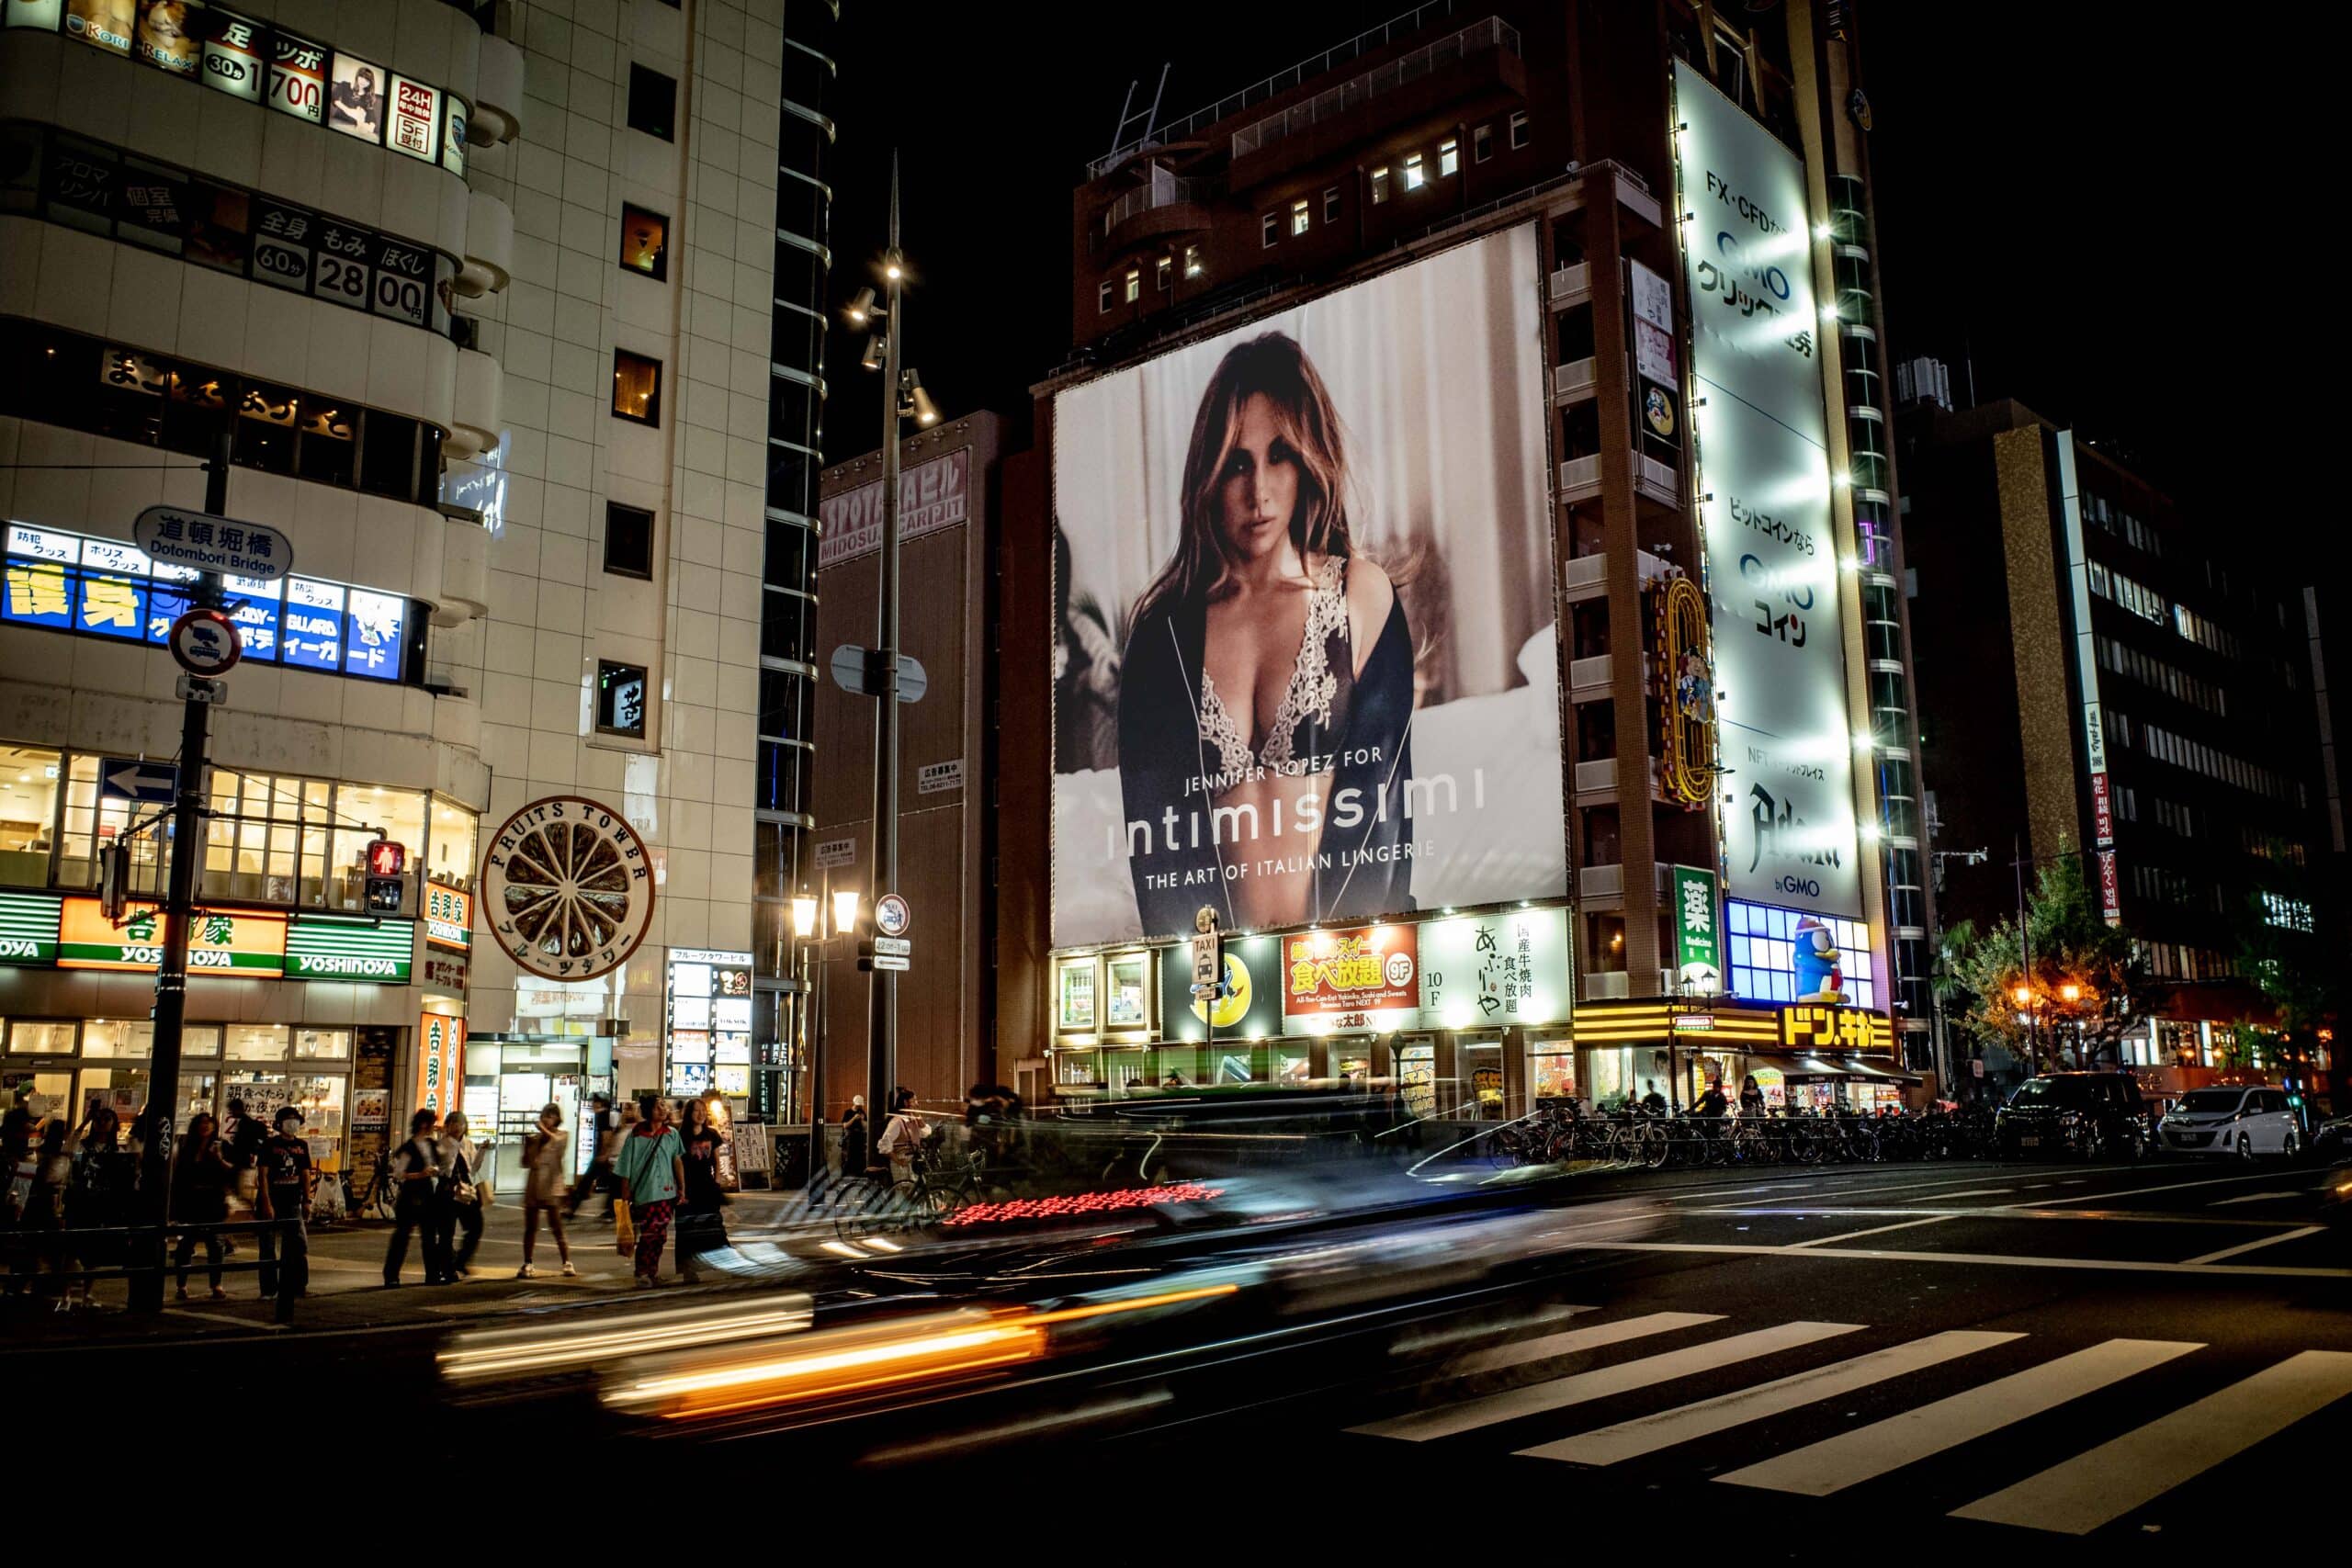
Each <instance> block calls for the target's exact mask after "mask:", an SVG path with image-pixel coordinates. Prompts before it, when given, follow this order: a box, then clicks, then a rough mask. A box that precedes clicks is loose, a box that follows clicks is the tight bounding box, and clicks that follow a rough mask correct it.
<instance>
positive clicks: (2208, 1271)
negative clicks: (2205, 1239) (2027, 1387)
mask: <svg viewBox="0 0 2352 1568" xmlns="http://www.w3.org/2000/svg"><path fill="white" fill-rule="evenodd" d="M1579 1245H1580V1246H1582V1247H1584V1249H1585V1250H1587V1251H1589V1252H1687V1253H1697V1254H1712V1255H1714V1256H1719V1257H1725V1258H1866V1259H1869V1260H1871V1261H1874V1262H1880V1263H1888V1262H1893V1263H1965V1264H1971V1265H1975V1266H1978V1267H1982V1266H1984V1265H1986V1264H1991V1265H1994V1266H1996V1267H2001V1268H2010V1269H2089V1270H2092V1271H2094V1272H2105V1273H2112V1274H2204V1275H2208V1276H2211V1277H2214V1278H2227V1279H2247V1280H2352V1269H2303V1268H2278V1267H2276V1266H2272V1267H2268V1268H2266V1267H2263V1266H2262V1265H2259V1264H2245V1263H2148V1262H2138V1261H2134V1260H2132V1259H2130V1258H2021V1257H2014V1256H2012V1255H2010V1254H2008V1253H2005V1252H1899V1251H1895V1250H1894V1249H1892V1248H1887V1247H1813V1248H1810V1249H1807V1248H1803V1247H1795V1246H1783V1247H1766V1246H1759V1245H1743V1244H1740V1243H1736V1242H1702V1241H1588V1242H1583V1243H1580V1244H1579Z"/></svg>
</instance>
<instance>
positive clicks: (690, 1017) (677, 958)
mask: <svg viewBox="0 0 2352 1568" xmlns="http://www.w3.org/2000/svg"><path fill="white" fill-rule="evenodd" d="M665 1021H666V1024H667V1028H666V1031H665V1033H664V1035H663V1046H664V1052H663V1075H662V1085H663V1092H664V1093H667V1094H670V1095H673V1096H677V1097H680V1098H684V1099H699V1098H701V1097H702V1096H704V1095H707V1094H711V1093H714V1092H716V1093H717V1094H718V1095H719V1096H720V1097H721V1098H723V1099H726V1100H739V1101H748V1100H750V1098H751V1093H752V955H751V954H750V953H722V952H717V951H713V950H710V949H707V948H699V947H673V948H672V949H671V950H670V971H669V985H668V989H667V996H666V1001H665ZM738 1109H739V1110H741V1106H739V1107H738Z"/></svg>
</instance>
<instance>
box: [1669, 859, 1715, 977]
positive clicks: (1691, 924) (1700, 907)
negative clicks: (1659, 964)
mask: <svg viewBox="0 0 2352 1568" xmlns="http://www.w3.org/2000/svg"><path fill="white" fill-rule="evenodd" d="M1674 975H1675V979H1676V981H1677V982H1678V985H1679V989H1681V990H1685V991H1691V992H1698V993H1702V994H1712V993H1713V992H1716V991H1720V990H1722V989H1723V988H1724V955H1723V932H1722V928H1721V924H1720V922H1718V921H1717V919H1715V874H1714V873H1713V872H1712V871H1702V870H1700V869H1698V868H1697V867H1695V866H1688V865H1678V866H1676V867H1675V868H1674Z"/></svg>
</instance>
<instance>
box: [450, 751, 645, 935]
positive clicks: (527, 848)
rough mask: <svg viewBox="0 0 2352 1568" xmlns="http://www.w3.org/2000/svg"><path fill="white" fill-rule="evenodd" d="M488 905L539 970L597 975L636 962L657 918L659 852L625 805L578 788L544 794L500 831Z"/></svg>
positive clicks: (487, 919)
mask: <svg viewBox="0 0 2352 1568" xmlns="http://www.w3.org/2000/svg"><path fill="white" fill-rule="evenodd" d="M481 911H482V919H483V922H484V923H485V924H486V925H487V926H488V927H489V930H490V935H491V940H492V941H493V942H497V943H498V945H499V946H500V947H502V948H503V949H505V951H506V954H507V956H508V957H510V958H512V959H514V960H515V963H516V964H520V965H521V966H522V967H523V968H525V969H527V970H529V971H530V972H531V973H532V974H534V975H538V976H544V977H546V978H548V979H550V980H590V979H594V978H595V977H596V976H599V975H605V974H609V973H611V972H612V971H613V970H615V969H617V968H619V967H620V966H621V965H622V964H624V963H626V962H628V956H629V954H631V953H635V952H636V951H637V948H638V944H639V942H643V941H644V940H645V931H646V928H647V926H648V925H649V924H650V923H651V921H652V919H653V860H652V857H651V856H650V854H648V853H647V852H646V849H645V840H642V839H640V838H639V837H638V836H637V829H634V828H631V827H630V826H629V825H628V820H627V819H626V818H623V817H622V816H621V814H620V813H619V812H617V811H615V810H614V809H612V807H608V806H603V805H599V804H598V803H597V802H595V801H593V800H583V799H582V798H581V797H580V796H578V795H548V796H547V797H546V798H545V799H542V800H535V801H533V802H531V804H529V805H528V806H526V807H522V808H521V809H520V810H518V811H516V812H515V815H513V816H512V817H509V818H507V819H506V821H505V823H504V824H503V826H501V827H500V828H499V829H498V831H497V832H496V833H494V834H492V836H491V840H490V852H489V853H488V854H487V855H486V856H485V857H484V858H483V860H482V871H481Z"/></svg>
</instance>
